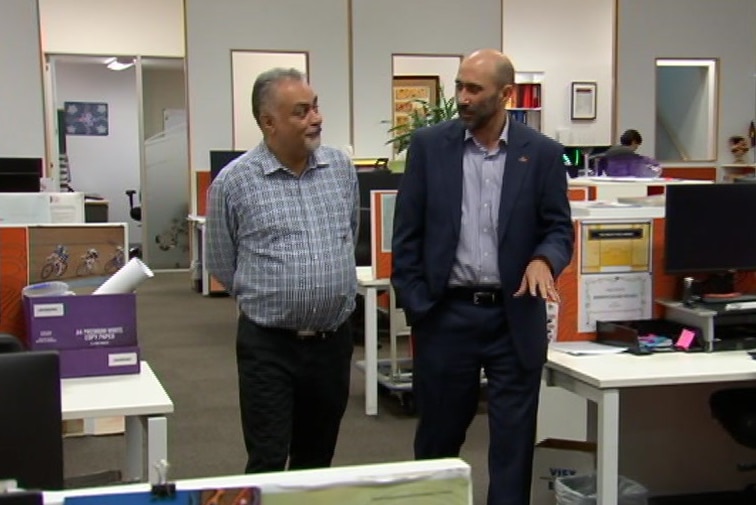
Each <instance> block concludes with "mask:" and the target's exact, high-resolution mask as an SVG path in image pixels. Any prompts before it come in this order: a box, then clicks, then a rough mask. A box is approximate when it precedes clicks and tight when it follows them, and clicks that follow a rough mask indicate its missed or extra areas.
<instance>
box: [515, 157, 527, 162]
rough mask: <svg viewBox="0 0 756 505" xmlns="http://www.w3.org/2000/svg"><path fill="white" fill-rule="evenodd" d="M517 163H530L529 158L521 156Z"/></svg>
mask: <svg viewBox="0 0 756 505" xmlns="http://www.w3.org/2000/svg"><path fill="white" fill-rule="evenodd" d="M517 161H519V162H520V163H525V162H526V161H528V157H527V156H520V159H518V160H517Z"/></svg>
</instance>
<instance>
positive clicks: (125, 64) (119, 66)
mask: <svg viewBox="0 0 756 505" xmlns="http://www.w3.org/2000/svg"><path fill="white" fill-rule="evenodd" d="M105 64H106V65H107V67H108V68H109V69H110V70H126V69H127V68H129V67H133V66H134V59H133V58H121V57H117V58H109V59H107V60H106V61H105Z"/></svg>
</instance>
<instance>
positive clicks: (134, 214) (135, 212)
mask: <svg viewBox="0 0 756 505" xmlns="http://www.w3.org/2000/svg"><path fill="white" fill-rule="evenodd" d="M135 194H136V190H135V189H127V190H126V196H128V197H129V216H131V219H133V220H134V221H136V222H137V223H141V222H142V206H141V205H137V206H136V207H135V206H134V195H135ZM131 258H139V259H142V249H141V248H139V247H132V248H131V249H129V259H131Z"/></svg>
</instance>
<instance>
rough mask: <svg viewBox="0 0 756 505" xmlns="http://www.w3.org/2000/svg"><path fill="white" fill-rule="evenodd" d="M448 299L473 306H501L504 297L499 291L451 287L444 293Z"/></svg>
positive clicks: (486, 288) (473, 287) (471, 287)
mask: <svg viewBox="0 0 756 505" xmlns="http://www.w3.org/2000/svg"><path fill="white" fill-rule="evenodd" d="M446 295H447V297H448V298H451V299H452V300H461V301H465V302H469V303H472V304H473V305H502V304H503V303H504V295H503V294H502V292H501V290H500V289H492V288H489V287H485V288H484V287H475V286H465V287H453V288H449V289H448V290H447V292H446Z"/></svg>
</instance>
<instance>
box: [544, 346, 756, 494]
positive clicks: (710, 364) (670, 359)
mask: <svg viewBox="0 0 756 505" xmlns="http://www.w3.org/2000/svg"><path fill="white" fill-rule="evenodd" d="M544 374H545V376H546V382H547V384H548V385H551V386H559V387H561V388H564V389H566V390H567V391H571V392H572V393H575V394H577V395H578V396H581V397H583V398H585V399H586V400H590V401H591V402H592V403H593V404H595V406H596V408H595V410H591V411H589V416H588V423H587V424H588V426H587V427H588V430H587V433H588V434H589V435H588V436H589V438H591V437H592V438H593V440H595V441H596V442H597V445H598V454H597V456H598V461H597V465H596V472H597V485H598V490H597V491H598V494H597V497H598V503H607V504H608V503H617V475H618V469H619V420H620V417H619V416H620V412H619V405H620V393H621V391H622V390H623V389H625V388H634V387H649V386H652V387H653V386H674V385H685V384H702V383H716V382H731V381H753V380H756V361H753V360H752V359H751V358H750V357H749V356H748V355H747V354H746V353H745V352H743V351H732V352H715V353H695V354H686V353H670V354H659V355H654V356H647V357H639V356H633V355H631V354H615V355H608V356H607V355H604V356H570V355H568V354H565V353H562V352H557V351H552V350H550V351H549V354H548V361H547V363H546V368H545V370H544Z"/></svg>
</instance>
